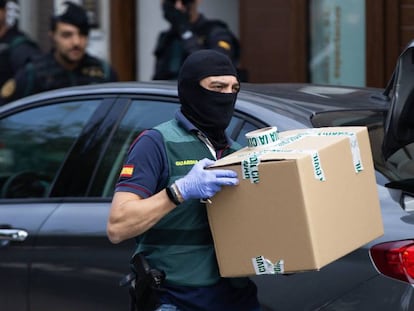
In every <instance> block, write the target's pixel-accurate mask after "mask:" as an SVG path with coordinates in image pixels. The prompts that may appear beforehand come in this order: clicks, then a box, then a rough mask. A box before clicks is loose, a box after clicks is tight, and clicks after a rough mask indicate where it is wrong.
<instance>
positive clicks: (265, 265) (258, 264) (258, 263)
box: [252, 256, 285, 275]
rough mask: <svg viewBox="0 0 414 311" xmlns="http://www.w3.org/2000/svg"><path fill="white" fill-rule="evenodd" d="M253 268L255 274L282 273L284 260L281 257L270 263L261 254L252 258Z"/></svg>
mask: <svg viewBox="0 0 414 311" xmlns="http://www.w3.org/2000/svg"><path fill="white" fill-rule="evenodd" d="M252 263H253V268H254V271H255V272H256V275H262V274H283V273H284V272H285V262H284V260H283V259H281V260H278V261H276V262H275V263H272V262H271V261H270V260H269V259H266V258H264V257H263V256H257V257H254V258H252Z"/></svg>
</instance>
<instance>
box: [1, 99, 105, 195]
mask: <svg viewBox="0 0 414 311" xmlns="http://www.w3.org/2000/svg"><path fill="white" fill-rule="evenodd" d="M99 103H100V101H97V100H90V101H82V102H80V101H71V102H65V103H59V104H53V105H48V106H42V107H36V108H32V109H28V110H24V111H21V112H18V113H15V114H12V115H9V116H7V117H5V118H3V119H0V133H1V136H0V197H1V198H29V197H44V196H47V194H48V192H49V190H50V186H51V183H52V181H53V180H54V178H55V176H56V174H57V172H58V170H59V168H60V166H61V164H62V162H63V160H64V159H65V157H66V155H67V153H68V151H69V150H70V148H71V146H72V145H73V144H74V142H75V141H76V139H77V138H78V137H79V135H80V133H81V132H82V129H83V127H84V126H85V124H86V123H87V120H88V119H89V118H90V117H91V116H92V114H93V113H94V111H95V110H96V108H97V106H98V104H99Z"/></svg>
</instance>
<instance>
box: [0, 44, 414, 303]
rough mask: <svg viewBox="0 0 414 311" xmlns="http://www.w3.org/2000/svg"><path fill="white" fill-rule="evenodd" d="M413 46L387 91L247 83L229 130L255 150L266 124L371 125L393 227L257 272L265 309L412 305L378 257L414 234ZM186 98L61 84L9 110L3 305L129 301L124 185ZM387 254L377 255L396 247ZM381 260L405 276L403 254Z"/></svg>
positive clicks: (1, 118) (1, 156) (0, 214)
mask: <svg viewBox="0 0 414 311" xmlns="http://www.w3.org/2000/svg"><path fill="white" fill-rule="evenodd" d="M411 55H412V49H411V47H409V48H407V50H406V51H405V53H403V55H402V56H401V59H400V63H399V66H398V67H397V69H398V70H396V73H395V75H394V79H393V80H392V82H391V83H390V86H389V88H387V89H386V90H382V89H369V88H355V87H334V86H321V85H311V84H248V83H246V84H242V91H241V92H240V94H239V96H238V100H237V103H236V111H235V113H234V117H233V119H232V122H231V124H230V126H229V128H228V133H229V134H230V135H231V137H232V138H233V139H235V140H237V141H238V142H240V143H241V144H243V145H245V144H246V139H245V133H247V132H249V131H252V130H254V129H258V128H262V127H267V126H277V128H278V130H279V131H285V130H290V129H298V128H312V127H325V126H366V127H367V128H368V131H369V136H370V140H371V148H372V152H373V159H374V162H375V167H376V177H377V184H378V193H379V196H380V201H381V208H382V213H383V222H384V228H385V234H384V236H383V237H381V238H379V239H377V240H375V241H373V242H372V243H369V244H368V245H365V246H364V247H362V248H360V249H358V250H355V251H354V252H352V253H350V254H348V255H346V256H344V257H343V258H341V259H339V260H337V261H335V262H333V263H331V264H329V265H328V266H326V267H324V268H322V269H321V270H320V271H314V272H304V273H297V274H293V275H267V276H254V277H252V279H253V280H254V281H255V282H256V283H257V285H258V288H259V298H260V301H261V303H262V304H263V306H264V307H265V308H266V309H267V310H295V311H297V310H376V311H378V310H384V311H385V310H387V311H389V310H410V309H412V308H414V298H413V297H412V294H413V287H412V286H411V285H410V284H409V281H410V280H409V279H408V280H407V279H403V281H404V282H400V281H395V280H393V279H391V278H388V277H384V276H383V275H381V274H379V273H378V271H377V270H376V268H375V267H374V266H373V265H372V263H371V260H370V254H369V249H370V248H371V247H372V246H374V244H379V243H381V242H386V241H397V240H406V239H410V238H413V236H414V216H413V215H412V214H410V213H409V211H408V209H409V208H410V206H411V205H412V204H410V203H411V202H412V196H411V194H412V193H413V186H412V183H410V181H411V179H412V178H414V162H413V161H414V160H413V159H414V152H413V153H412V154H411V150H410V145H411V143H412V142H413V141H412V139H411V137H414V135H411V131H412V128H414V126H413V127H411V121H410V120H411V119H408V118H406V114H407V113H410V111H411V110H407V109H411V108H410V107H409V105H407V102H409V99H410V98H411V97H410V96H411V92H412V90H413V89H414V84H413V85H411V84H410V82H411V81H412V80H413V78H411V77H407V75H408V74H411V72H410V70H411V68H412V66H413V65H412V64H411V63H410V62H411V61H410V60H411ZM406 60H407V62H408V64H404V62H405V61H406ZM408 60H409V61H408ZM406 80H407V81H406ZM402 81H406V82H404V83H403V82H402ZM178 107H179V102H178V97H177V91H176V84H175V83H174V82H147V83H144V82H141V83H139V82H136V83H132V82H131V83H121V82H120V83H112V84H99V85H92V86H84V87H74V88H67V89H59V90H56V91H50V92H46V93H42V94H37V95H34V96H30V97H26V98H24V99H21V100H19V101H16V102H13V103H10V104H8V105H5V106H2V107H0V310H6V311H9V310H10V311H20V310H22V311H29V310H30V311H38V310H41V311H45V310H46V311H47V310H60V311H62V310H63V311H64V310H77V311H82V310H85V311H86V310H88V311H90V310H100V311H105V310H107V311H115V310H117V311H118V310H128V308H129V296H128V292H127V289H126V288H123V287H120V286H119V281H120V280H121V278H122V277H123V276H124V275H126V274H127V273H129V260H130V257H131V255H132V253H133V250H134V241H133V240H130V241H127V242H123V243H121V244H118V245H113V244H111V243H110V242H109V241H108V238H107V236H106V221H107V217H108V213H109V208H110V202H111V198H112V195H113V190H114V185H115V183H116V181H117V179H118V176H119V172H120V169H121V166H122V164H123V161H124V159H125V155H126V152H127V150H128V148H129V146H130V144H131V143H132V142H133V140H134V139H135V138H136V137H137V135H139V133H141V132H142V131H143V130H145V129H148V128H151V127H152V126H154V125H156V124H158V123H161V122H163V121H165V120H168V119H170V118H172V117H173V115H174V113H175V111H176V110H177V109H178ZM401 107H403V108H401ZM404 109H405V110H404ZM404 208H405V209H407V210H404ZM376 249H377V253H376V254H379V257H381V256H387V254H388V253H387V252H388V251H389V248H387V247H383V248H381V249H380V250H378V248H376ZM397 254H398V252H397ZM407 256H408V262H413V260H414V259H413V258H414V255H413V254H411V255H407ZM397 257H398V256H397ZM381 258H382V257H381ZM397 259H398V258H397ZM409 260H411V261H409ZM405 262H407V261H405ZM405 262H402V264H401V267H400V268H401V269H402V270H404V269H405V268H406V266H404V264H405ZM392 264H394V266H392ZM382 266H385V267H388V266H389V267H391V268H390V269H389V270H391V273H387V274H388V275H389V276H391V277H393V278H397V275H396V274H393V270H392V267H395V262H391V261H390V262H388V261H386V260H383V261H382ZM401 269H400V270H401ZM411 269H413V268H412V267H411ZM400 272H401V271H400ZM403 273H404V272H403ZM399 279H400V280H401V278H399Z"/></svg>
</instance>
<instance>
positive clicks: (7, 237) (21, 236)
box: [0, 229, 29, 242]
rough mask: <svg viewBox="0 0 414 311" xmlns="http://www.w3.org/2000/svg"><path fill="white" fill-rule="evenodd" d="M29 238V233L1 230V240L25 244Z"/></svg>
mask: <svg viewBox="0 0 414 311" xmlns="http://www.w3.org/2000/svg"><path fill="white" fill-rule="evenodd" d="M28 236H29V234H28V233H27V231H25V230H21V229H0V240H3V241H16V242H23V241H24V240H26V238H27V237H28Z"/></svg>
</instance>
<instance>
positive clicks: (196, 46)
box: [183, 22, 239, 65]
mask: <svg viewBox="0 0 414 311" xmlns="http://www.w3.org/2000/svg"><path fill="white" fill-rule="evenodd" d="M208 28H209V30H208V32H207V35H206V38H205V39H204V40H205V41H204V44H202V43H200V40H199V38H198V37H197V36H195V35H193V36H191V37H189V38H183V46H184V50H185V52H186V54H190V53H193V52H195V51H198V50H201V49H204V48H207V49H212V50H216V51H218V52H222V53H224V54H226V55H227V56H228V57H229V58H230V59H231V60H232V61H233V63H234V64H235V65H237V63H238V61H239V44H238V40H237V38H236V37H235V36H234V35H233V34H232V33H231V31H230V30H229V29H228V28H227V27H225V26H224V24H223V25H222V24H221V23H215V22H211V26H209V27H208Z"/></svg>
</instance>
